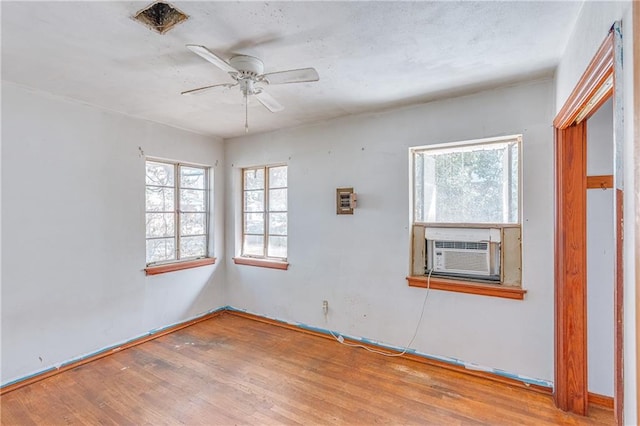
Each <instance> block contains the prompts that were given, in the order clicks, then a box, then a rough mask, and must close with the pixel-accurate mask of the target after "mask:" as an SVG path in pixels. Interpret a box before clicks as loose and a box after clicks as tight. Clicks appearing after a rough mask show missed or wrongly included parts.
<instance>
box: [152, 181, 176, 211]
mask: <svg viewBox="0 0 640 426" xmlns="http://www.w3.org/2000/svg"><path fill="white" fill-rule="evenodd" d="M174 196H175V193H174V189H173V188H161V187H158V186H147V197H146V199H147V206H146V209H147V211H152V212H172V211H174V210H175V207H174V200H175V197H174Z"/></svg>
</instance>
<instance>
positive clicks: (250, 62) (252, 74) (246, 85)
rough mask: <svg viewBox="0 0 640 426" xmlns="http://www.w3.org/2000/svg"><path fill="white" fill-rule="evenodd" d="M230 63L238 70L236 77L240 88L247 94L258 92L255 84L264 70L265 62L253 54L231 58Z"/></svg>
mask: <svg viewBox="0 0 640 426" xmlns="http://www.w3.org/2000/svg"><path fill="white" fill-rule="evenodd" d="M229 64H231V66H232V67H234V68H235V69H237V70H238V75H237V76H236V77H235V78H236V79H237V81H238V83H240V90H242V94H243V95H245V96H249V95H253V94H255V93H258V92H259V90H256V88H255V87H254V84H255V83H256V81H257V80H258V77H260V76H261V75H262V73H263V71H264V64H263V63H262V61H261V60H260V59H258V58H254V57H253V56H246V55H239V56H234V57H233V58H231V59H229Z"/></svg>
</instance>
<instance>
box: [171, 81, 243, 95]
mask: <svg viewBox="0 0 640 426" xmlns="http://www.w3.org/2000/svg"><path fill="white" fill-rule="evenodd" d="M237 85H238V83H235V84H231V83H224V84H214V85H212V86H204V87H198V88H197V89H191V90H186V91H184V92H181V93H180V94H181V95H201V94H203V93H207V92H208V91H209V90H211V89H216V88H220V87H224V88H225V89H228V88H230V87H233V86H237Z"/></svg>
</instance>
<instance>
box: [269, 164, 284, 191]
mask: <svg viewBox="0 0 640 426" xmlns="http://www.w3.org/2000/svg"><path fill="white" fill-rule="evenodd" d="M286 187H287V166H280V167H270V168H269V188H286Z"/></svg>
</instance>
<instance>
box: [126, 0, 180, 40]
mask: <svg viewBox="0 0 640 426" xmlns="http://www.w3.org/2000/svg"><path fill="white" fill-rule="evenodd" d="M187 18H189V17H188V16H187V15H185V14H184V13H182V12H181V11H179V10H178V9H176V8H175V7H173V6H172V5H170V4H169V3H164V2H161V1H158V2H155V3H153V4H151V5H149V6H147V7H146V8H144V9H142V10H141V11H139V12H138V13H136V16H134V19H135V20H137V21H138V22H142V23H143V24H144V25H146V26H147V27H149V28H151V29H152V30H154V31H157V32H158V33H160V34H164V33H166V32H167V31H169V30H170V29H171V28H173V27H175V26H176V25H178V24H179V23H180V22H182V21H185V20H186V19H187Z"/></svg>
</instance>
